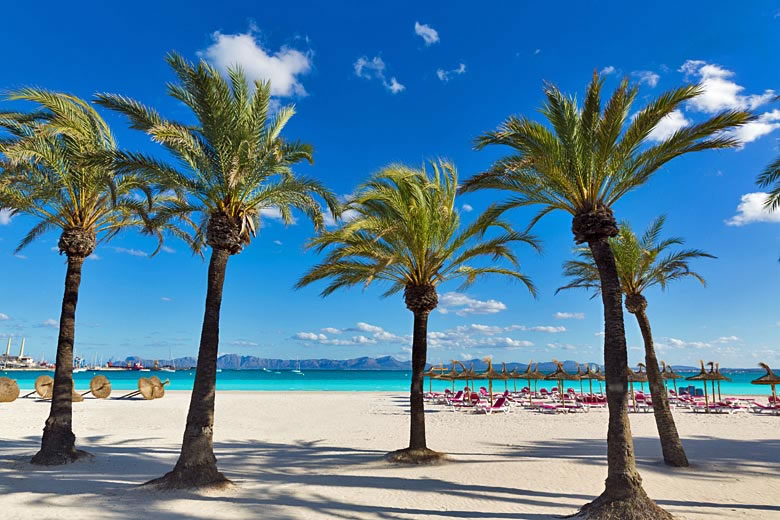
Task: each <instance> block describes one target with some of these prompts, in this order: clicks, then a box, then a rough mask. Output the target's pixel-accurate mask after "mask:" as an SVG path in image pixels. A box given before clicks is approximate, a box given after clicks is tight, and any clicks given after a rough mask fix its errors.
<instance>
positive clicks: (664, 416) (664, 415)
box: [634, 309, 688, 467]
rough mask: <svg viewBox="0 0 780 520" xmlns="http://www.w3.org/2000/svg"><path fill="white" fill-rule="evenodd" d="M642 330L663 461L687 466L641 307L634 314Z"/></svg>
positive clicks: (651, 337)
mask: <svg viewBox="0 0 780 520" xmlns="http://www.w3.org/2000/svg"><path fill="white" fill-rule="evenodd" d="M634 316H636V321H637V323H639V329H640V330H641V331H642V338H643V339H644V341H645V365H646V366H647V381H648V384H649V385H650V395H651V396H652V397H653V415H655V424H656V427H657V428H658V437H659V438H660V439H661V450H662V451H663V454H664V462H665V463H666V464H667V465H669V466H676V467H687V466H688V457H686V456H685V450H684V449H683V447H682V442H680V435H679V434H678V433H677V426H676V425H675V424H674V417H672V411H671V409H670V408H669V399H668V397H667V395H666V390H665V389H664V380H663V377H662V376H661V370H660V369H659V368H658V359H657V358H656V357H655V347H654V345H653V333H652V331H651V330H650V320H648V318H647V314H646V313H645V311H644V310H643V309H640V310H639V311H638V312H636V313H635V314H634Z"/></svg>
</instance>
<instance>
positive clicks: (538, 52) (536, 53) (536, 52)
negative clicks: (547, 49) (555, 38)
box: [534, 49, 542, 56]
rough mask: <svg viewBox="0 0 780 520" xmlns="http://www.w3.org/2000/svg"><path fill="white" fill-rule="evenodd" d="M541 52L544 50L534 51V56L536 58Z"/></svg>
mask: <svg viewBox="0 0 780 520" xmlns="http://www.w3.org/2000/svg"><path fill="white" fill-rule="evenodd" d="M541 52H542V49H536V50H535V51H534V56H536V55H538V54H540V53H541Z"/></svg>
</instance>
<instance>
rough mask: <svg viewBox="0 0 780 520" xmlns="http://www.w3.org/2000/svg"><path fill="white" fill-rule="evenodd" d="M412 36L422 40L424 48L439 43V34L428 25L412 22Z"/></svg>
mask: <svg viewBox="0 0 780 520" xmlns="http://www.w3.org/2000/svg"><path fill="white" fill-rule="evenodd" d="M414 34H416V35H417V36H419V37H420V38H422V39H423V41H424V42H425V46H426V47H427V46H429V45H433V44H434V43H439V33H438V31H436V29H434V28H433V27H431V26H430V25H427V24H424V23H423V24H421V23H420V22H414Z"/></svg>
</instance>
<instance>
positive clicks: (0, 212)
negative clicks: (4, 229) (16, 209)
mask: <svg viewBox="0 0 780 520" xmlns="http://www.w3.org/2000/svg"><path fill="white" fill-rule="evenodd" d="M13 217H14V215H13V212H12V211H11V210H10V209H0V226H7V225H8V224H10V223H11V219H12V218H13Z"/></svg>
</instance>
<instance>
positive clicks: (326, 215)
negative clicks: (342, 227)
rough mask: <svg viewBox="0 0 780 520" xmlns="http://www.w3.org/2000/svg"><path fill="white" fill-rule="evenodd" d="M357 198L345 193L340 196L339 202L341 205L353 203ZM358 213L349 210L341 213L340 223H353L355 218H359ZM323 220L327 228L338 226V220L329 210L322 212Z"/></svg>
mask: <svg viewBox="0 0 780 520" xmlns="http://www.w3.org/2000/svg"><path fill="white" fill-rule="evenodd" d="M353 198H355V196H354V195H353V194H352V193H345V194H342V195H339V196H338V199H339V202H340V203H341V204H346V203H348V202H349V201H351V200H352V199H353ZM357 216H358V212H357V211H355V210H354V209H348V210H345V211H342V212H341V218H340V220H339V221H340V222H351V221H352V220H354V219H355V218H357ZM322 218H323V221H324V223H325V225H326V226H327V227H333V226H336V225H337V224H338V222H337V221H336V218H335V217H334V216H333V213H331V212H330V211H329V210H327V209H326V210H325V211H323V212H322Z"/></svg>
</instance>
